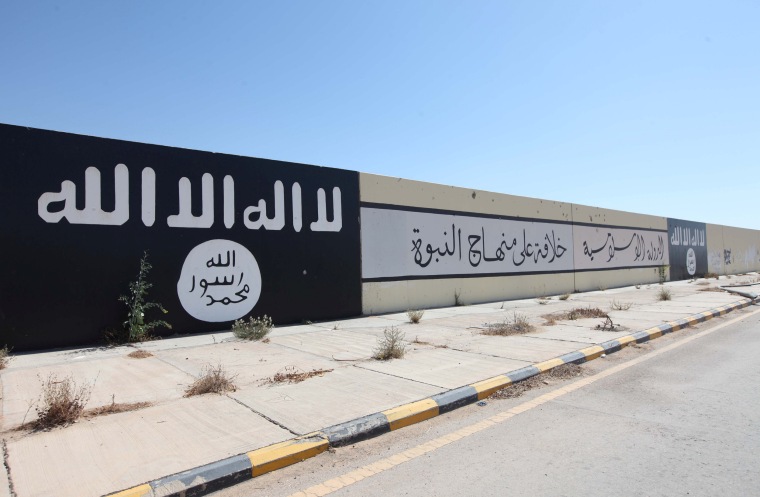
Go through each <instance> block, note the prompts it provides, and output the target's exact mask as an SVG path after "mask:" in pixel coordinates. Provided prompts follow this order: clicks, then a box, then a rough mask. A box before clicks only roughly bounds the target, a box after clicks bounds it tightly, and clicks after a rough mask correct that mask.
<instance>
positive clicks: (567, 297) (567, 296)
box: [558, 293, 570, 300]
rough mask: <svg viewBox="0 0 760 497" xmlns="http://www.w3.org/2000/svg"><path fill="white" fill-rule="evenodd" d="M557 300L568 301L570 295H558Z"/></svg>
mask: <svg viewBox="0 0 760 497" xmlns="http://www.w3.org/2000/svg"><path fill="white" fill-rule="evenodd" d="M558 298H559V299H560V300H567V299H569V298H570V294H569V293H563V294H562V295H560V296H559V297H558Z"/></svg>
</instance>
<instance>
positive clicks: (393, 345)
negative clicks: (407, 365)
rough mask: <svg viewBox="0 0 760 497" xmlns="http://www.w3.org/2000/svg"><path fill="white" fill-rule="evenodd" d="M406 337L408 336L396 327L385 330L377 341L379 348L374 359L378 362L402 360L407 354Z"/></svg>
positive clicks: (374, 354) (374, 353)
mask: <svg viewBox="0 0 760 497" xmlns="http://www.w3.org/2000/svg"><path fill="white" fill-rule="evenodd" d="M405 336H406V335H405V334H404V333H403V332H402V331H401V330H399V329H398V328H396V327H395V326H391V327H390V328H386V329H385V330H383V336H382V337H380V338H378V339H377V347H376V348H375V350H374V352H373V354H372V357H373V358H374V359H377V360H378V361H387V360H389V359H401V358H402V357H404V354H405V353H406V345H404V337H405Z"/></svg>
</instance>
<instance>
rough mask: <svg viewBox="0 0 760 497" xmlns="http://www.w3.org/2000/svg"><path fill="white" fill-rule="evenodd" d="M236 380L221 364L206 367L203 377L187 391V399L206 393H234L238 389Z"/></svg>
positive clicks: (202, 373)
mask: <svg viewBox="0 0 760 497" xmlns="http://www.w3.org/2000/svg"><path fill="white" fill-rule="evenodd" d="M234 380H235V376H230V375H229V374H228V373H227V372H226V371H225V370H224V368H223V367H222V365H221V364H217V365H216V367H214V366H211V365H207V366H204V367H203V370H202V371H201V375H200V376H199V377H198V378H196V380H195V381H194V382H193V384H192V385H190V386H189V387H187V389H186V390H185V397H192V396H194V395H203V394H206V393H218V394H223V393H225V392H234V391H235V389H236V388H235V383H234Z"/></svg>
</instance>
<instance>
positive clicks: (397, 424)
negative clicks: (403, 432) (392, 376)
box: [383, 399, 438, 430]
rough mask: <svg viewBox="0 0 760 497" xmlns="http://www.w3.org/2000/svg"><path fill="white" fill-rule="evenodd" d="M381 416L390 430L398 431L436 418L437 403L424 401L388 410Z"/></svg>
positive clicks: (430, 400)
mask: <svg viewBox="0 0 760 497" xmlns="http://www.w3.org/2000/svg"><path fill="white" fill-rule="evenodd" d="M383 414H385V417H386V418H388V423H389V424H390V427H391V430H398V429H399V428H403V427H404V426H409V425H412V424H414V423H419V422H420V421H425V420H426V419H430V418H434V417H435V416H438V403H436V401H434V400H433V399H425V400H420V401H417V402H412V403H411V404H405V405H403V406H399V407H394V408H393V409H388V410H387V411H383Z"/></svg>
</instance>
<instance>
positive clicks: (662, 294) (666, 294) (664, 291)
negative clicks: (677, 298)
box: [657, 287, 673, 300]
mask: <svg viewBox="0 0 760 497" xmlns="http://www.w3.org/2000/svg"><path fill="white" fill-rule="evenodd" d="M672 298H673V295H672V294H671V292H670V288H665V287H662V288H660V291H659V292H657V300H670V299H672Z"/></svg>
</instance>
